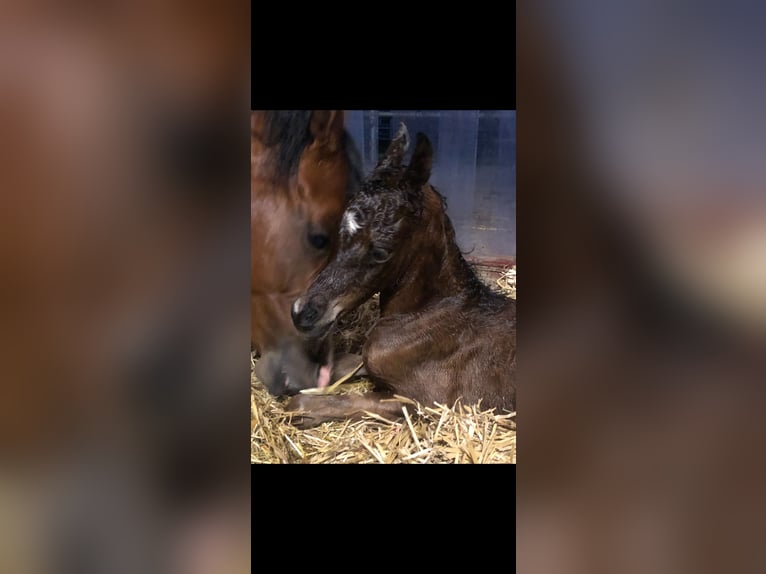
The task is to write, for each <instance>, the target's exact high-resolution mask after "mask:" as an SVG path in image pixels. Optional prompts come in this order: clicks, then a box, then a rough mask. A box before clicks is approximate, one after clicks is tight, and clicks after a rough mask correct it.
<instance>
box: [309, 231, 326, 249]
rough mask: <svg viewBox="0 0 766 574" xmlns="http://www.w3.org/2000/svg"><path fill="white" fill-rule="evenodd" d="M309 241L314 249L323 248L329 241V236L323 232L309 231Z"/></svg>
mask: <svg viewBox="0 0 766 574" xmlns="http://www.w3.org/2000/svg"><path fill="white" fill-rule="evenodd" d="M309 243H310V244H311V245H312V247H315V248H316V249H324V248H325V247H327V245H328V244H329V243H330V237H329V236H328V235H326V234H324V233H309Z"/></svg>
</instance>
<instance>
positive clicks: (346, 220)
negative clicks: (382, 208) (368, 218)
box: [343, 211, 361, 235]
mask: <svg viewBox="0 0 766 574" xmlns="http://www.w3.org/2000/svg"><path fill="white" fill-rule="evenodd" d="M343 229H345V230H346V232H347V233H348V234H349V235H353V234H354V233H356V232H357V231H359V230H360V229H361V225H359V223H358V222H357V220H356V214H355V213H354V212H353V211H347V212H346V213H344V214H343Z"/></svg>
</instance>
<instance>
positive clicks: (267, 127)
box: [263, 110, 364, 197]
mask: <svg viewBox="0 0 766 574" xmlns="http://www.w3.org/2000/svg"><path fill="white" fill-rule="evenodd" d="M311 113H312V112H311V110H269V111H266V112H265V114H264V130H263V142H264V144H265V145H266V146H267V147H270V148H273V149H274V151H275V153H274V156H273V157H274V172H275V174H274V175H275V177H277V178H278V179H289V178H290V177H292V176H293V175H295V174H296V173H297V172H298V165H299V164H300V159H301V155H302V154H303V150H304V149H306V146H307V145H309V144H310V143H311V141H312V138H311V132H310V130H309V126H310V124H311ZM341 145H342V147H343V150H344V151H345V153H346V159H347V160H348V163H349V168H350V173H349V182H348V195H349V197H351V196H353V195H354V194H355V193H356V191H357V190H358V189H359V186H360V185H361V182H362V178H363V177H364V171H363V166H362V157H361V154H360V153H359V149H358V148H357V146H356V143H355V142H354V139H353V138H352V137H351V134H349V133H348V131H346V130H344V131H343V138H342V139H341Z"/></svg>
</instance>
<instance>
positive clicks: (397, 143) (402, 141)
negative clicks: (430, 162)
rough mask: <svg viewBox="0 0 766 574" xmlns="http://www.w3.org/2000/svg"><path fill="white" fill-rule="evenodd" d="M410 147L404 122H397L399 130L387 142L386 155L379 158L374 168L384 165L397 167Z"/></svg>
mask: <svg viewBox="0 0 766 574" xmlns="http://www.w3.org/2000/svg"><path fill="white" fill-rule="evenodd" d="M409 147H410V133H409V132H408V131H407V126H405V125H404V123H401V124H399V131H397V132H396V135H395V136H394V139H392V140H391V143H390V144H388V149H387V150H386V155H384V156H383V159H381V160H380V162H379V163H378V165H377V167H376V168H375V169H380V168H386V167H399V166H400V165H401V164H402V158H404V154H405V153H406V151H407V150H408V149H409Z"/></svg>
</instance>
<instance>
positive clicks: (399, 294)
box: [380, 208, 474, 316]
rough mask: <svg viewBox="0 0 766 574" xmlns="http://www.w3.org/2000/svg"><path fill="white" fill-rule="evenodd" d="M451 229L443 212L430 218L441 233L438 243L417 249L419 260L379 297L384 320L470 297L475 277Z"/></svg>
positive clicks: (429, 243) (431, 223) (408, 266)
mask: <svg viewBox="0 0 766 574" xmlns="http://www.w3.org/2000/svg"><path fill="white" fill-rule="evenodd" d="M448 225H449V223H448V222H447V221H446V216H445V215H443V212H441V208H440V211H439V217H432V218H430V223H429V227H430V226H436V227H435V229H438V237H439V240H438V241H434V242H428V243H427V244H425V242H424V244H422V245H415V246H414V249H413V250H412V252H413V253H418V254H419V256H418V257H417V258H415V259H413V260H412V261H411V262H410V263H409V264H408V265H407V266H406V267H405V268H404V269H403V270H402V272H401V274H400V275H399V277H398V280H396V281H394V283H393V284H392V285H391V286H390V287H389V288H387V289H384V290H382V291H381V293H380V312H381V315H382V316H385V315H393V314H397V313H411V312H414V311H417V310H419V309H422V308H424V307H426V306H427V305H428V304H429V303H431V302H434V301H438V300H440V299H444V298H445V297H454V296H459V295H461V294H467V293H468V291H469V290H470V289H471V288H472V286H473V285H474V281H473V277H474V275H473V273H472V271H471V270H470V268H469V267H468V264H467V263H466V262H465V260H464V259H463V257H462V255H461V254H460V249H459V248H458V246H457V245H456V244H455V242H454V240H452V239H451V238H450V234H449V233H447V228H446V226H448Z"/></svg>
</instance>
